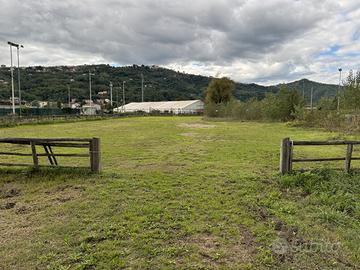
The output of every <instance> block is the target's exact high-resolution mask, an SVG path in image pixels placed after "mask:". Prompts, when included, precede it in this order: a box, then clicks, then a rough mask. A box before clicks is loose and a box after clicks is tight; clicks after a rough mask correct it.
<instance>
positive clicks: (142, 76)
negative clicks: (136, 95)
mask: <svg viewBox="0 0 360 270" xmlns="http://www.w3.org/2000/svg"><path fill="white" fill-rule="evenodd" d="M141 102H144V74H142V73H141Z"/></svg>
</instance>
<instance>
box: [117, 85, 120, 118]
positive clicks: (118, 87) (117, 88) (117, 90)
mask: <svg viewBox="0 0 360 270" xmlns="http://www.w3.org/2000/svg"><path fill="white" fill-rule="evenodd" d="M119 88H120V87H117V90H116V108H117V110H116V111H117V112H119Z"/></svg>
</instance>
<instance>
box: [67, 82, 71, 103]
mask: <svg viewBox="0 0 360 270" xmlns="http://www.w3.org/2000/svg"><path fill="white" fill-rule="evenodd" d="M68 102H69V108H71V96H70V85H69V84H68Z"/></svg>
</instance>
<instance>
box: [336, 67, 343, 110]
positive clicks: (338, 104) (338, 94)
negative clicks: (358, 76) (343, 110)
mask: <svg viewBox="0 0 360 270" xmlns="http://www.w3.org/2000/svg"><path fill="white" fill-rule="evenodd" d="M341 72H342V68H339V88H338V93H337V110H338V111H339V110H340V87H341Z"/></svg>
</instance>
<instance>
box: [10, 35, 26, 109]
mask: <svg viewBox="0 0 360 270" xmlns="http://www.w3.org/2000/svg"><path fill="white" fill-rule="evenodd" d="M8 44H9V46H10V58H11V67H10V72H11V98H12V112H13V114H15V89H14V68H13V59H12V47H16V49H17V65H18V91H19V107H20V115H21V87H20V48H24V46H23V45H21V44H17V43H14V42H11V41H8Z"/></svg>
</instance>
